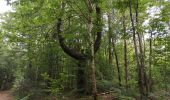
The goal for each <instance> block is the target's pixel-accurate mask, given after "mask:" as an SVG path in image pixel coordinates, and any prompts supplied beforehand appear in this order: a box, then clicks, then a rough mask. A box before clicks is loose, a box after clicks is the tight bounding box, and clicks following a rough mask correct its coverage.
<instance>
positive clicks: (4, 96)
mask: <svg viewBox="0 0 170 100" xmlns="http://www.w3.org/2000/svg"><path fill="white" fill-rule="evenodd" d="M0 100H13V97H12V95H11V92H10V91H1V92H0Z"/></svg>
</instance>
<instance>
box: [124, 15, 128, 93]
mask: <svg viewBox="0 0 170 100" xmlns="http://www.w3.org/2000/svg"><path fill="white" fill-rule="evenodd" d="M123 32H124V38H123V41H124V66H125V84H126V91H127V88H128V58H127V40H126V37H127V36H126V35H127V34H126V25H125V15H123Z"/></svg>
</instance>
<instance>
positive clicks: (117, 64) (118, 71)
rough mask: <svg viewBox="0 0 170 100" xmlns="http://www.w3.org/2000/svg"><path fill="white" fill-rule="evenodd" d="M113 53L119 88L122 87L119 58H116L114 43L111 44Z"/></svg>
mask: <svg viewBox="0 0 170 100" xmlns="http://www.w3.org/2000/svg"><path fill="white" fill-rule="evenodd" d="M113 52H114V55H115V61H116V66H117V73H118V80H119V86H122V84H121V72H120V65H119V58H118V55H117V51H116V48H115V42H113Z"/></svg>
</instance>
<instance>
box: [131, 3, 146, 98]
mask: <svg viewBox="0 0 170 100" xmlns="http://www.w3.org/2000/svg"><path fill="white" fill-rule="evenodd" d="M129 7H130V19H131V24H132V30H133V42H134V49H135V59H136V65H137V69H138V86H139V92H140V94H141V99H142V97H143V95H144V86H143V77H142V76H143V75H142V68H141V65H140V64H141V63H140V59H139V52H138V47H137V40H136V28H135V25H134V19H133V15H132V0H129Z"/></svg>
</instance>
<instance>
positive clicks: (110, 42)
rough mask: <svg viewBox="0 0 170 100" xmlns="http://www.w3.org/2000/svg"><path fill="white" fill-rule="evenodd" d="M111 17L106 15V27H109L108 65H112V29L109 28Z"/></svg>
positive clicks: (109, 14)
mask: <svg viewBox="0 0 170 100" xmlns="http://www.w3.org/2000/svg"><path fill="white" fill-rule="evenodd" d="M111 18H112V15H111V13H108V25H109V32H108V38H109V46H108V47H109V48H108V49H109V64H111V63H112V28H111V24H112V23H111V20H112V19H111Z"/></svg>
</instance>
